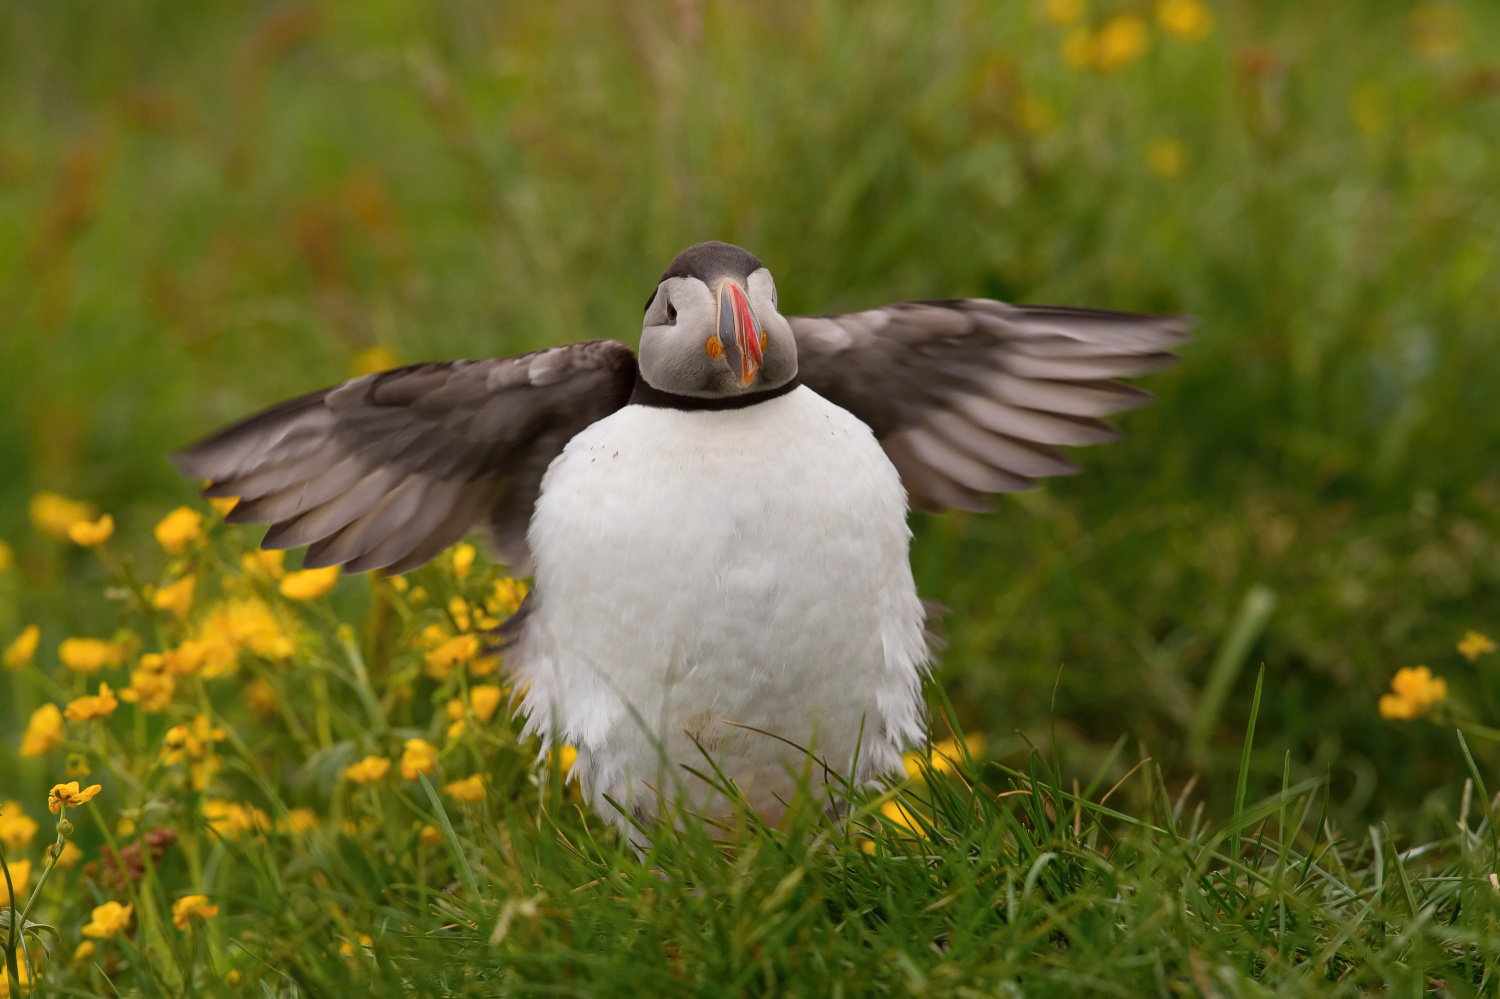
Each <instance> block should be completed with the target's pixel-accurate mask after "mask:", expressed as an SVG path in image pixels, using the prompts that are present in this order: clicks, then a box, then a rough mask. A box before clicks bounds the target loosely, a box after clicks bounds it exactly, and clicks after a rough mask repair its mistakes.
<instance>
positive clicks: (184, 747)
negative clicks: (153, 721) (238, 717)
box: [161, 715, 224, 765]
mask: <svg viewBox="0 0 1500 999" xmlns="http://www.w3.org/2000/svg"><path fill="white" fill-rule="evenodd" d="M223 740H224V730H223V729H222V728H215V727H214V725H213V722H211V721H209V719H208V715H196V716H194V718H193V724H192V725H191V726H187V725H173V726H172V727H171V728H169V729H167V734H166V735H164V736H162V740H161V742H162V754H161V759H162V762H163V763H166V764H168V765H171V764H175V763H181V762H182V761H183V760H184V759H193V760H202V759H206V758H207V757H208V756H209V755H210V754H211V753H212V752H213V745H214V743H216V742H222V741H223Z"/></svg>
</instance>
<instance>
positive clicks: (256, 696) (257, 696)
mask: <svg viewBox="0 0 1500 999" xmlns="http://www.w3.org/2000/svg"><path fill="white" fill-rule="evenodd" d="M245 705H246V706H247V707H248V708H249V709H250V710H251V711H254V712H255V713H256V714H257V715H259V716H260V717H261V718H264V719H271V718H274V717H276V688H275V687H273V686H271V681H269V680H267V679H266V678H265V677H262V676H258V677H256V678H255V679H254V680H251V681H250V683H249V684H248V685H247V686H246V687H245Z"/></svg>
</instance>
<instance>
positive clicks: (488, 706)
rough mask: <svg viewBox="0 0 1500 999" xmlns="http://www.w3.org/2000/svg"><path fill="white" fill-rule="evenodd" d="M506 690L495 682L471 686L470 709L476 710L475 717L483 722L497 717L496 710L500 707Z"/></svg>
mask: <svg viewBox="0 0 1500 999" xmlns="http://www.w3.org/2000/svg"><path fill="white" fill-rule="evenodd" d="M504 696H505V692H504V691H503V690H501V689H500V688H499V687H497V686H495V685H494V684H493V683H481V684H479V685H477V686H474V687H470V688H469V709H470V710H472V711H473V712H474V717H475V718H478V719H479V720H480V721H482V722H487V721H489V720H490V719H491V718H493V717H495V711H496V709H498V708H499V707H500V701H501V699H502V698H503V697H504Z"/></svg>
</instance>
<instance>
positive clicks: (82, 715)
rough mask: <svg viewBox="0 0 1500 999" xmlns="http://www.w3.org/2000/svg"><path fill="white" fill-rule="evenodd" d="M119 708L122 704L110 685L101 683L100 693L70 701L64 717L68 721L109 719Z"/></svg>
mask: <svg viewBox="0 0 1500 999" xmlns="http://www.w3.org/2000/svg"><path fill="white" fill-rule="evenodd" d="M119 706H120V702H119V701H118V700H116V698H115V695H114V691H112V690H110V689H109V684H107V683H101V684H99V693H97V694H85V695H84V696H83V697H75V698H73V700H71V701H69V702H68V708H67V710H66V711H64V712H63V717H65V718H67V719H68V721H94V720H95V719H97V718H108V717H109V716H110V715H112V714H114V713H115V708H118V707H119Z"/></svg>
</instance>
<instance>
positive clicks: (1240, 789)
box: [1229, 664, 1266, 859]
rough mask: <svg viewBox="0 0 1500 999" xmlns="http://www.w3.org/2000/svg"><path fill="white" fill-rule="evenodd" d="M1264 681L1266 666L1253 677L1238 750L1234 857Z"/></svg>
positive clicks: (1238, 848) (1231, 853) (1231, 850)
mask: <svg viewBox="0 0 1500 999" xmlns="http://www.w3.org/2000/svg"><path fill="white" fill-rule="evenodd" d="M1265 682H1266V667H1265V665H1264V664H1262V665H1261V667H1260V673H1259V674H1257V675H1256V677H1255V698H1254V700H1252V701H1251V702H1250V724H1249V725H1248V726H1247V727H1246V728H1245V746H1244V748H1243V749H1241V750H1240V779H1239V783H1238V784H1237V785H1235V789H1234V834H1233V842H1232V843H1231V844H1230V850H1229V855H1230V856H1231V857H1234V858H1236V859H1238V858H1239V855H1240V829H1241V826H1240V816H1241V815H1242V814H1243V813H1244V811H1245V792H1246V791H1247V790H1248V789H1249V787H1250V747H1251V746H1252V745H1253V744H1254V743H1255V720H1256V718H1258V717H1259V716H1260V692H1261V687H1262V686H1263V685H1264V684H1265Z"/></svg>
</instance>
